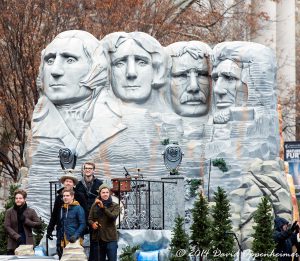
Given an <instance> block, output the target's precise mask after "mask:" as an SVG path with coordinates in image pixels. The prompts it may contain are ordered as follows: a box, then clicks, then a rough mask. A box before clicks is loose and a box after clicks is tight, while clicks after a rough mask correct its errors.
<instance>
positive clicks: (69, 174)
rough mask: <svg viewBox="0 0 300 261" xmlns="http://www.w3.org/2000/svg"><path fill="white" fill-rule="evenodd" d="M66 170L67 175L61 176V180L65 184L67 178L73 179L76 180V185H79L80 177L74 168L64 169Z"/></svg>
mask: <svg viewBox="0 0 300 261" xmlns="http://www.w3.org/2000/svg"><path fill="white" fill-rule="evenodd" d="M64 171H65V173H66V174H65V175H63V176H62V177H61V178H60V180H59V181H60V182H61V183H62V184H63V183H64V182H65V180H66V179H71V180H73V182H74V185H77V183H78V179H77V178H76V177H75V176H74V174H73V172H74V170H73V169H66V170H64Z"/></svg>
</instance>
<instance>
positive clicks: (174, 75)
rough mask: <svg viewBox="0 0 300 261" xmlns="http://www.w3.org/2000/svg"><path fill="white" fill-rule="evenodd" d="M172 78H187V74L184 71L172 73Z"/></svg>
mask: <svg viewBox="0 0 300 261" xmlns="http://www.w3.org/2000/svg"><path fill="white" fill-rule="evenodd" d="M172 76H173V77H174V78H187V77H188V75H187V74H186V73H179V74H173V75H172Z"/></svg>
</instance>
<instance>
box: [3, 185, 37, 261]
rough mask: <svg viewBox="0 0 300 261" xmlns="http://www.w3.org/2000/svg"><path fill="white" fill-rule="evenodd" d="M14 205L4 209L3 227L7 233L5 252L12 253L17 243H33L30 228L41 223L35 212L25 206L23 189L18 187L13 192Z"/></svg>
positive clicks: (25, 195) (25, 194)
mask: <svg viewBox="0 0 300 261" xmlns="http://www.w3.org/2000/svg"><path fill="white" fill-rule="evenodd" d="M14 195H15V203H14V206H13V207H11V208H10V209H8V210H7V211H6V214H5V220H4V228H5V230H6V231H7V234H8V240H7V254H8V255H14V251H15V249H16V248H17V247H18V246H19V245H33V244H34V242H33V236H32V228H38V227H40V226H41V225H42V222H41V220H40V218H39V217H38V216H37V214H36V212H35V211H34V210H33V209H31V208H29V207H27V204H26V197H27V193H26V191H25V190H22V189H18V190H16V191H15V193H14Z"/></svg>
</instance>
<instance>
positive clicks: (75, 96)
mask: <svg viewBox="0 0 300 261" xmlns="http://www.w3.org/2000/svg"><path fill="white" fill-rule="evenodd" d="M43 63H44V67H43V74H44V76H43V85H44V91H45V94H46V96H47V97H48V98H49V99H50V100H51V101H52V102H53V103H54V104H56V105H61V104H70V103H76V102H78V101H81V100H84V99H85V98H87V97H88V96H90V95H91V93H92V90H91V89H90V88H87V87H85V86H80V84H79V83H80V81H81V80H82V79H83V78H84V76H86V75H87V74H88V72H89V70H90V61H89V59H88V57H87V56H86V54H85V52H84V49H83V44H82V41H81V40H79V39H76V38H64V39H59V38H58V39H54V40H53V42H52V43H50V44H49V45H48V46H47V48H46V49H45V53H44V61H43Z"/></svg>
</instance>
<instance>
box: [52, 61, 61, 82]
mask: <svg viewBox="0 0 300 261" xmlns="http://www.w3.org/2000/svg"><path fill="white" fill-rule="evenodd" d="M63 74H64V70H63V68H62V65H61V64H60V62H59V61H57V60H56V61H55V62H54V63H53V65H52V66H51V75H52V76H53V77H54V78H57V77H59V76H62V75H63Z"/></svg>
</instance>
